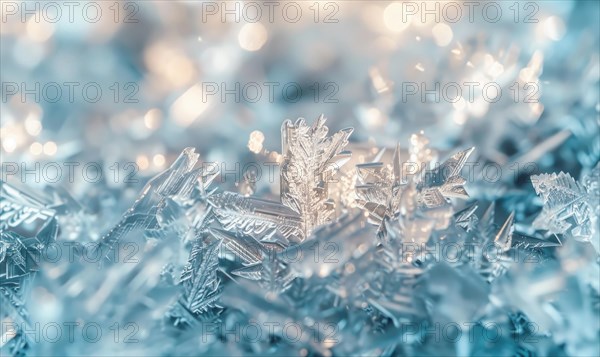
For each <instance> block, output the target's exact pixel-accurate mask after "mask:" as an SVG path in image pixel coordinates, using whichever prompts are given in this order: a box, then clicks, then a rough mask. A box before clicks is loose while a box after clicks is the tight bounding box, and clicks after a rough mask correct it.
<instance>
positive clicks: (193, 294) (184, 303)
mask: <svg viewBox="0 0 600 357" xmlns="http://www.w3.org/2000/svg"><path fill="white" fill-rule="evenodd" d="M219 246H220V242H219V241H216V242H212V243H205V242H203V241H202V240H200V239H199V240H197V241H196V242H195V243H194V245H193V247H192V250H191V252H190V257H189V262H188V264H187V265H186V266H185V268H184V270H183V272H182V274H181V278H180V281H179V284H181V285H182V287H183V293H182V294H181V297H180V298H179V299H178V301H177V305H175V306H174V307H173V309H172V310H171V312H170V313H169V317H170V318H172V319H174V324H175V325H176V326H177V325H187V326H194V325H195V324H197V321H211V320H212V319H214V318H215V316H216V315H217V314H218V312H219V311H220V306H219V305H218V304H217V299H218V298H219V296H220V293H221V290H222V287H221V282H220V279H219V277H218V276H217V269H218V266H219V256H218V250H219Z"/></svg>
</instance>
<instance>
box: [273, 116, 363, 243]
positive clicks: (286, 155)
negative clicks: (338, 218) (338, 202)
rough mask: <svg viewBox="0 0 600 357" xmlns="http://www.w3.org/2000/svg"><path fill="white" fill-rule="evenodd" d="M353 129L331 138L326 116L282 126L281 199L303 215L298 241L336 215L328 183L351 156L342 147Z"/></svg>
mask: <svg viewBox="0 0 600 357" xmlns="http://www.w3.org/2000/svg"><path fill="white" fill-rule="evenodd" d="M352 130H353V129H351V128H348V129H344V130H341V131H339V132H337V133H335V134H333V135H331V136H330V137H328V136H327V133H328V128H327V127H326V126H325V117H324V116H323V115H321V116H320V117H319V118H318V119H317V120H316V121H315V122H314V123H313V125H312V126H308V125H307V124H306V123H305V121H304V119H298V120H297V121H296V122H295V123H293V124H292V122H291V121H289V120H288V121H285V122H284V123H283V125H282V127H281V146H282V148H281V149H282V155H283V164H282V166H281V183H280V184H281V202H282V203H283V204H284V205H286V206H288V207H290V208H291V209H292V210H294V211H295V212H297V213H298V214H299V215H300V217H301V220H302V222H301V227H300V231H301V235H300V237H298V240H299V241H303V240H305V239H306V237H308V236H309V235H310V234H311V233H312V231H313V229H314V228H315V227H317V226H319V225H321V224H324V223H326V222H328V221H329V220H331V219H332V218H333V217H332V215H333V213H334V212H335V209H334V205H333V201H332V200H330V198H329V184H330V182H332V181H333V177H334V174H335V173H336V172H337V171H338V170H339V168H340V167H341V166H342V165H343V164H344V163H345V162H346V161H348V159H349V158H350V152H347V151H343V150H344V147H345V146H346V145H348V137H349V136H350V134H352Z"/></svg>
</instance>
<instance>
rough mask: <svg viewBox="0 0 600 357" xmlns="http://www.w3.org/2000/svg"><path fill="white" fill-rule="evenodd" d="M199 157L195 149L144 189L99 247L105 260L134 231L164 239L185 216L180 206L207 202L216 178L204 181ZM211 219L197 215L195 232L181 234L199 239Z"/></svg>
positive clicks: (188, 151) (204, 215) (185, 225)
mask: <svg viewBox="0 0 600 357" xmlns="http://www.w3.org/2000/svg"><path fill="white" fill-rule="evenodd" d="M198 156H199V155H198V154H196V153H195V152H194V149H193V148H186V149H185V150H183V152H182V153H181V155H180V156H179V157H178V158H177V159H176V160H175V161H174V162H173V164H172V165H171V167H170V168H169V169H167V170H165V171H163V172H162V173H160V174H158V175H157V176H155V177H153V178H152V179H151V180H150V181H149V182H148V183H147V184H146V185H145V186H144V188H143V190H142V193H141V194H140V196H139V197H138V198H137V200H136V201H135V203H134V204H133V206H132V207H131V208H130V209H129V210H128V211H127V212H125V214H124V215H123V217H122V219H121V221H120V222H119V223H118V224H117V225H116V226H115V227H113V228H112V229H111V230H110V232H108V233H107V234H106V235H104V236H103V237H102V238H101V239H100V242H99V245H98V247H99V250H100V252H101V254H102V256H105V257H107V258H108V259H110V256H109V255H110V254H109V253H110V251H111V250H112V249H113V247H114V246H115V244H116V243H117V242H119V241H121V240H123V239H124V237H126V236H127V235H128V233H130V232H132V231H134V230H137V229H139V230H142V231H147V232H148V234H149V235H150V236H156V235H159V236H160V232H161V230H163V229H164V228H165V226H167V225H170V224H172V223H173V222H174V220H176V219H178V218H180V216H181V215H182V213H183V210H180V211H178V210H179V207H180V206H184V207H185V206H193V205H194V199H195V196H200V197H199V198H200V199H205V196H207V188H208V186H209V185H210V183H211V182H212V180H213V179H214V177H215V175H216V174H211V175H208V176H206V177H204V176H203V173H202V168H194V166H195V165H196V162H197V161H198ZM193 208H194V207H192V209H193ZM196 208H197V207H196ZM192 213H194V212H192ZM183 218H185V215H184V217H183ZM209 218H210V215H209V214H208V212H206V210H205V211H204V212H195V214H194V215H193V216H192V219H193V220H194V224H193V229H191V228H192V227H189V226H188V225H187V224H184V225H183V228H182V229H183V230H184V231H181V230H180V231H179V232H178V233H179V234H184V233H185V232H187V231H188V230H189V229H191V230H190V232H191V234H192V236H195V235H197V234H199V233H201V232H202V231H204V230H206V229H207V225H208V224H209V223H210V222H209V221H208V220H207V219H209ZM192 238H193V237H192Z"/></svg>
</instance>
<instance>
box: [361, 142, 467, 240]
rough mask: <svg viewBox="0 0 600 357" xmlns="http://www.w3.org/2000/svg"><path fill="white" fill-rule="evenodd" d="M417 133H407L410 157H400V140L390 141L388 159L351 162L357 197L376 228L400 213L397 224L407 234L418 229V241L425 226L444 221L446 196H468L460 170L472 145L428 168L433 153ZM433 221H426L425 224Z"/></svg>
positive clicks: (446, 217)
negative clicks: (406, 159)
mask: <svg viewBox="0 0 600 357" xmlns="http://www.w3.org/2000/svg"><path fill="white" fill-rule="evenodd" d="M427 143H428V141H427V140H426V139H425V137H424V136H423V135H413V137H412V138H411V147H410V150H409V153H410V158H411V160H414V161H409V162H406V163H404V164H403V163H402V162H401V161H400V146H399V145H398V146H397V147H396V150H395V151H394V156H393V159H392V164H391V165H385V164H384V163H382V162H373V163H367V164H360V165H357V171H358V182H357V185H356V194H357V196H358V200H357V203H358V205H359V206H360V207H362V208H363V209H365V210H366V211H367V212H368V213H369V219H370V220H371V221H372V222H373V223H374V224H376V225H378V226H379V234H380V235H384V234H385V232H386V227H385V225H386V221H388V220H390V219H395V218H401V226H402V227H401V228H402V229H403V230H404V231H405V232H406V235H407V236H411V234H413V233H418V232H421V233H422V234H420V237H417V238H415V239H416V240H418V241H423V240H424V239H426V237H427V236H428V234H427V232H428V231H430V230H431V229H433V228H434V227H435V228H436V229H440V228H444V227H446V226H447V225H448V222H449V221H448V220H449V217H450V215H452V210H451V206H449V205H448V201H449V199H450V198H462V199H466V198H468V197H469V196H468V194H467V192H466V191H465V189H464V187H463V185H464V184H465V182H466V180H465V179H464V178H462V177H461V176H460V172H461V170H462V168H463V166H464V165H465V163H466V161H467V159H468V157H469V155H470V154H471V153H472V152H473V148H471V149H468V150H465V151H461V152H458V153H456V154H455V155H453V156H452V157H450V158H449V159H448V160H446V161H445V162H444V163H443V164H442V165H440V166H437V167H435V168H433V169H432V170H428V169H427V167H429V166H432V164H433V163H432V162H430V161H423V160H431V159H432V158H433V157H434V154H433V153H432V151H431V150H430V149H428V148H427ZM431 224H433V225H432V226H431V227H429V225H431Z"/></svg>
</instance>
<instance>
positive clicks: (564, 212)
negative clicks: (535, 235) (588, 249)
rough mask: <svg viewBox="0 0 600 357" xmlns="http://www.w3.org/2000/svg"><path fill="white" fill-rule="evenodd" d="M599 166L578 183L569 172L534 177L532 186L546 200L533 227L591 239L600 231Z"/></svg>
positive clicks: (576, 237) (578, 238)
mask: <svg viewBox="0 0 600 357" xmlns="http://www.w3.org/2000/svg"><path fill="white" fill-rule="evenodd" d="M599 177H600V166H596V167H595V168H594V170H592V172H591V173H590V174H589V175H587V176H585V177H584V178H583V179H582V182H577V181H575V179H573V177H571V175H569V174H568V173H564V172H560V173H558V174H556V173H552V174H541V175H534V176H532V177H531V181H532V183H533V187H534V189H535V192H536V194H538V195H539V196H540V197H541V198H542V200H543V203H544V206H543V208H542V211H541V213H540V214H539V215H538V216H537V217H536V219H535V221H534V222H533V226H534V227H535V228H538V229H544V230H549V231H550V232H552V233H557V234H568V235H569V236H572V237H573V238H575V239H577V240H581V241H589V240H591V239H592V236H593V235H594V234H598V227H597V222H598V214H599V209H600V208H599V204H598V202H600V194H599V190H598V187H599V184H598V182H599Z"/></svg>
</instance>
